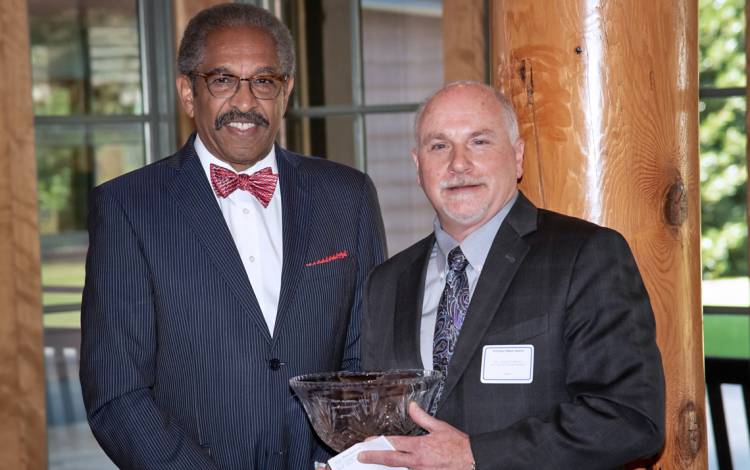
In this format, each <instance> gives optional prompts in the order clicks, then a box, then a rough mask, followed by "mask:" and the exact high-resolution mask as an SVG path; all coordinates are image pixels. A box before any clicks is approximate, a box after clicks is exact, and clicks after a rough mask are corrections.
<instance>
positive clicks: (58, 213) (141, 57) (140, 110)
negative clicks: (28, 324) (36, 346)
mask: <svg viewBox="0 0 750 470" xmlns="http://www.w3.org/2000/svg"><path fill="white" fill-rule="evenodd" d="M28 8H29V30H30V54H31V62H32V80H33V83H32V100H33V105H34V113H35V122H34V124H35V134H36V158H37V177H38V183H37V187H38V204H39V227H40V233H41V252H42V301H43V308H44V327H45V348H44V353H45V360H46V361H45V370H46V398H47V431H48V434H47V435H48V452H49V468H50V469H68V468H75V469H84V468H92V469H93V468H96V469H106V468H115V466H114V465H113V464H112V463H111V462H110V461H109V459H108V458H107V457H106V455H104V452H103V451H102V450H101V449H100V447H99V445H98V444H97V443H96V441H95V440H94V437H93V436H92V434H91V431H90V430H89V427H88V423H87V422H86V416H85V412H84V408H83V401H82V396H81V388H80V383H79V380H78V348H79V345H80V303H81V293H82V290H83V283H84V262H85V255H86V249H87V245H88V239H87V233H86V219H87V215H88V196H89V192H90V191H91V189H92V188H93V187H94V186H96V185H99V184H101V183H103V182H105V181H107V180H109V179H112V178H114V177H116V176H119V175H121V174H123V173H125V172H128V171H131V170H134V169H136V168H138V167H140V166H142V165H144V164H145V163H146V162H147V161H148V160H149V159H151V158H156V157H155V156H154V157H152V155H154V154H156V153H161V152H162V151H163V150H164V149H170V151H171V150H173V149H174V147H175V143H174V142H169V141H168V140H169V139H170V138H172V136H173V135H174V132H173V131H172V130H171V129H172V128H173V127H174V113H173V110H172V109H170V107H172V106H174V103H170V102H169V101H171V99H172V97H173V96H174V95H173V92H172V91H171V89H169V88H167V87H173V86H174V85H173V83H174V81H173V80H172V68H171V65H163V64H164V63H165V62H167V63H169V62H170V61H173V52H172V49H171V46H170V44H171V34H172V31H171V30H170V29H169V28H168V27H167V28H165V27H164V24H162V23H160V22H159V21H157V20H158V19H159V18H169V17H170V15H171V13H170V2H169V0H155V1H145V0H130V1H123V0H85V1H82V0H29V2H28ZM146 20H148V21H146ZM146 39H149V43H148V44H143V42H144V41H146ZM166 57H169V60H166V59H165V58H166ZM148 63H154V64H161V65H160V66H159V70H150V71H149V73H148V74H147V73H146V71H147V67H146V66H145V64H148ZM147 77H150V79H149V78H147ZM157 82H158V83H157ZM159 156H164V155H159Z"/></svg>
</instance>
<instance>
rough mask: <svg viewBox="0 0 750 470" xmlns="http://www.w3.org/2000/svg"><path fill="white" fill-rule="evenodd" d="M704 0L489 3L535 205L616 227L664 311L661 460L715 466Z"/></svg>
mask: <svg viewBox="0 0 750 470" xmlns="http://www.w3.org/2000/svg"><path fill="white" fill-rule="evenodd" d="M697 16H698V7H697V2H696V0H676V1H669V2H662V1H651V2H645V1H644V2H616V1H606V0H588V1H580V0H558V1H557V2H555V8H554V12H553V11H551V10H550V6H549V4H548V3H547V2H518V1H513V0H494V1H492V2H491V19H490V30H491V44H492V50H493V56H492V70H493V80H494V85H495V86H497V87H498V88H500V89H501V90H503V91H504V92H505V93H506V94H507V95H508V96H509V97H511V98H512V100H513V103H514V105H515V107H516V110H517V111H518V114H519V119H520V122H521V129H522V135H523V137H524V139H525V140H526V161H525V175H524V178H523V181H522V185H521V186H522V189H523V191H524V192H525V194H527V195H528V196H529V197H530V198H531V199H532V200H533V201H534V202H535V203H536V204H538V205H540V206H542V207H546V208H550V209H553V210H557V211H560V212H564V213H567V214H570V215H575V216H579V217H582V218H585V219H588V220H591V221H593V222H596V223H599V224H602V225H606V226H609V227H613V228H615V229H617V230H618V231H620V232H621V233H622V234H623V235H625V237H626V238H627V239H628V242H629V243H630V245H631V247H632V248H633V251H634V253H635V256H636V259H637V261H638V265H639V267H640V270H641V273H642V275H643V277H644V280H645V283H646V287H647V289H648V291H649V295H650V297H651V303H652V305H653V308H654V312H655V314H656V323H657V339H658V342H659V347H660V350H661V354H662V360H663V362H664V370H665V373H666V380H667V414H666V418H667V438H666V444H665V448H664V450H663V452H662V454H661V455H660V457H659V458H658V461H656V462H655V463H654V464H655V465H654V468H656V469H662V468H663V469H673V468H680V469H693V468H695V469H698V468H700V469H702V468H706V466H707V453H706V426H705V392H704V389H705V384H704V375H703V340H702V313H701V299H700V289H701V283H700V282H701V267H700V206H699V204H700V197H699V180H698V116H697V112H698V77H697V70H698V66H697V30H698V28H697Z"/></svg>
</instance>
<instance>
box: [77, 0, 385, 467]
mask: <svg viewBox="0 0 750 470" xmlns="http://www.w3.org/2000/svg"><path fill="white" fill-rule="evenodd" d="M178 61H179V69H180V74H181V75H180V76H179V78H178V79H177V88H178V92H179V96H180V98H181V101H182V105H183V107H184V109H185V110H186V111H187V113H188V114H189V115H190V116H192V117H194V118H195V123H196V127H197V135H193V136H192V137H191V138H190V140H189V141H188V142H187V143H186V144H185V146H184V147H183V148H182V149H181V150H179V151H178V152H177V153H175V154H174V155H172V156H170V157H168V158H166V159H164V160H161V161H158V162H156V163H154V164H151V165H148V166H146V167H144V168H142V169H140V170H137V171H134V172H132V173H130V174H127V175H125V176H122V177H120V178H117V179H115V180H113V181H111V182H108V183H106V184H104V185H102V186H100V187H98V188H96V189H95V190H94V192H93V194H92V198H91V213H90V220H89V233H90V239H89V242H90V246H89V254H88V259H87V268H86V285H85V289H84V296H83V307H82V319H81V321H82V325H81V330H82V336H83V338H82V344H81V383H82V385H83V391H84V399H85V402H86V409H87V411H88V419H89V422H90V424H91V428H92V429H93V431H94V435H95V436H96V438H97V440H98V441H99V442H100V444H101V445H102V447H103V448H104V450H105V451H106V453H107V454H108V455H109V456H110V457H111V458H112V460H113V461H114V462H115V463H116V464H117V465H118V466H120V467H121V468H128V469H179V470H186V469H191V470H195V469H237V470H239V469H242V470H247V469H257V470H272V469H276V470H298V469H310V468H312V466H313V462H314V461H315V460H320V461H325V459H326V458H327V457H328V454H327V452H326V451H325V450H323V448H321V447H320V446H319V445H318V444H317V441H316V440H315V438H314V434H313V432H312V430H311V428H310V426H309V425H308V422H307V419H306V417H305V413H304V410H303V409H302V407H301V405H300V403H299V402H298V400H296V399H295V398H294V396H293V394H292V392H291V391H290V388H289V384H288V381H289V379H290V377H293V376H295V375H298V374H304V373H312V372H317V371H331V370H339V369H358V368H359V326H360V320H361V319H360V317H361V314H360V310H361V304H362V288H363V285H364V281H365V279H366V276H367V274H368V272H369V271H370V270H371V268H372V267H373V266H375V265H376V264H378V263H379V262H381V261H382V260H383V258H384V253H385V248H384V237H383V226H382V221H381V217H380V212H379V208H378V204H377V199H376V194H375V190H374V188H373V185H372V183H371V181H370V179H369V178H368V177H367V176H365V175H363V174H362V173H360V172H358V171H356V170H353V169H350V168H347V167H345V166H342V165H337V164H335V163H331V162H328V161H325V160H322V159H314V158H308V157H304V156H301V155H297V154H294V153H292V152H289V151H287V150H285V149H283V148H281V147H279V146H278V145H274V139H275V137H276V134H277V131H278V129H279V125H280V123H281V120H282V117H283V113H284V111H285V109H286V105H287V100H288V98H289V95H290V93H291V91H292V87H293V84H294V78H293V74H294V52H293V46H292V40H291V36H290V34H289V31H288V30H287V29H286V27H284V26H283V25H282V24H281V23H280V22H279V21H278V20H277V19H276V18H275V17H273V16H272V15H271V14H269V13H268V12H266V11H265V10H262V9H260V8H256V7H254V6H250V5H242V4H225V5H221V6H218V7H214V8H211V9H208V10H204V11H203V12H201V13H199V14H198V15H196V17H194V18H193V19H192V20H191V22H190V24H189V25H188V27H187V29H186V31H185V33H184V36H183V39H182V42H181V44H180V49H179V59H178Z"/></svg>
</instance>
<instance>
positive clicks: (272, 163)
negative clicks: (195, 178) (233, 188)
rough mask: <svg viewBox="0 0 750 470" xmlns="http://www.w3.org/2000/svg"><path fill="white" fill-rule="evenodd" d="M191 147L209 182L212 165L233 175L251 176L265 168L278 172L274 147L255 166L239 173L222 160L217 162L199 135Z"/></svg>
mask: <svg viewBox="0 0 750 470" xmlns="http://www.w3.org/2000/svg"><path fill="white" fill-rule="evenodd" d="M193 145H194V146H195V153H197V154H198V158H199V159H200V161H201V166H203V171H205V172H206V177H207V178H208V181H209V182H210V181H211V164H212V163H213V164H214V165H216V166H220V167H222V168H226V169H227V170H232V171H234V172H235V173H244V174H247V175H252V174H253V173H255V172H256V171H258V170H260V169H263V168H265V167H267V166H269V167H271V171H273V172H274V173H278V172H279V170H278V166H277V164H276V146H275V145H273V146H271V151H270V152H268V154H267V155H266V156H265V157H263V158H261V159H260V160H258V161H257V162H255V164H254V165H253V166H251V167H250V168H248V169H246V170H243V171H240V172H238V171H237V170H235V169H234V168H232V166H231V165H230V164H229V163H227V162H225V161H223V160H219V159H218V158H216V157H215V156H214V155H213V154H212V153H211V152H209V151H208V149H207V148H206V145H205V144H204V143H203V141H202V140H201V136H200V135H196V136H195V143H194V144H193Z"/></svg>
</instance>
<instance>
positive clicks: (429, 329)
mask: <svg viewBox="0 0 750 470" xmlns="http://www.w3.org/2000/svg"><path fill="white" fill-rule="evenodd" d="M516 199H518V192H517V191H516V194H515V195H514V196H513V197H512V198H511V199H510V201H508V203H507V204H505V206H504V207H503V208H502V209H500V210H499V211H498V213H497V214H495V215H494V216H493V217H492V218H491V219H490V220H488V221H487V222H486V223H485V224H484V225H482V226H481V227H479V228H478V229H477V230H475V231H473V232H472V233H470V234H469V236H467V237H466V238H464V241H462V242H461V243H458V242H457V241H456V240H454V239H453V237H451V236H450V235H448V234H447V233H446V232H445V231H443V228H442V227H441V226H440V221H438V219H437V217H436V218H435V222H434V223H433V227H434V229H435V244H434V245H433V246H432V253H430V261H429V262H428V263H427V274H426V276H425V282H424V298H423V299H422V321H421V323H420V327H419V353H420V355H421V356H422V365H423V366H424V368H425V369H432V368H433V362H432V343H433V339H434V337H435V322H437V309H438V304H440V297H442V295H443V290H444V289H445V282H446V280H445V277H446V276H447V275H448V253H450V251H451V250H452V249H453V248H455V247H457V246H459V245H460V246H461V251H462V252H463V254H464V256H465V257H466V259H467V261H469V264H468V265H467V266H466V278H467V280H468V281H469V302H471V299H472V298H473V297H474V288H476V286H477V281H478V280H479V275H480V274H482V268H483V267H484V263H485V261H486V260H487V255H488V254H489V252H490V247H491V246H492V242H493V241H494V240H495V235H497V231H498V230H499V229H500V225H502V223H503V220H505V217H506V216H507V215H508V212H510V208H511V207H513V204H515V202H516ZM459 335H460V333H459Z"/></svg>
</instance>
